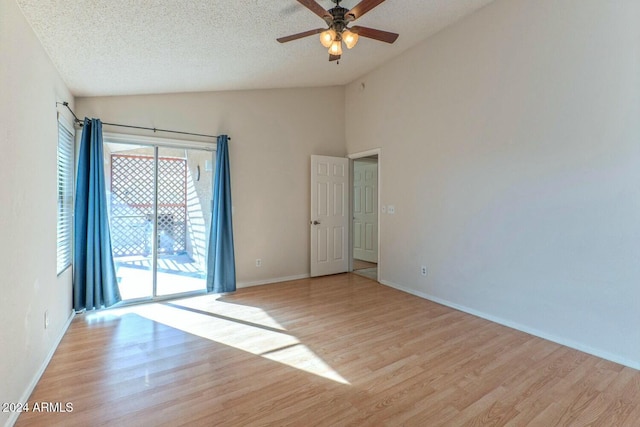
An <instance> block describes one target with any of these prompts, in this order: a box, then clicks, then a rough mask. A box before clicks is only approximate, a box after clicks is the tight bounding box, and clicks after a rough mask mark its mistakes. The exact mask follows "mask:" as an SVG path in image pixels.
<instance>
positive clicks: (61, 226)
mask: <svg viewBox="0 0 640 427" xmlns="http://www.w3.org/2000/svg"><path fill="white" fill-rule="evenodd" d="M70 128H71V129H73V128H72V127H71V126H69V125H66V124H64V123H63V122H62V121H60V120H59V121H58V227H57V230H58V238H57V251H58V267H57V270H58V274H60V273H62V272H63V271H64V270H66V269H67V268H68V267H69V266H70V265H71V257H72V247H73V240H72V239H73V170H74V163H75V158H74V140H73V132H72V131H71V130H70Z"/></svg>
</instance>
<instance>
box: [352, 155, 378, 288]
mask: <svg viewBox="0 0 640 427" xmlns="http://www.w3.org/2000/svg"><path fill="white" fill-rule="evenodd" d="M370 156H378V224H377V226H378V241H377V244H378V268H377V269H376V272H377V281H378V282H380V277H381V274H380V264H381V262H380V260H381V258H382V252H381V251H380V240H381V239H380V236H381V226H380V223H381V222H382V221H380V216H381V209H380V206H382V205H381V200H382V199H381V197H380V194H381V191H380V190H381V185H380V183H381V182H382V179H381V177H382V148H373V149H371V150H366V151H359V152H356V153H351V154H348V155H347V158H348V159H349V189H350V190H353V174H354V165H353V161H354V160H357V159H361V158H363V157H370ZM353 193H354V192H353V191H349V271H350V272H352V271H353V241H354V238H353Z"/></svg>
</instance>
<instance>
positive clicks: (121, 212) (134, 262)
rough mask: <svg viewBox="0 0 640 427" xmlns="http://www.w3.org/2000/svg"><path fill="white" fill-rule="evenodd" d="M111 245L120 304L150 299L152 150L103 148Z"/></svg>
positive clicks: (109, 146)
mask: <svg viewBox="0 0 640 427" xmlns="http://www.w3.org/2000/svg"><path fill="white" fill-rule="evenodd" d="M104 156H105V174H106V175H107V176H106V179H105V182H106V187H107V203H108V204H109V209H108V211H109V222H110V227H111V245H112V249H113V259H114V263H115V267H116V276H117V280H118V286H119V288H120V295H121V296H122V299H123V300H135V299H144V298H152V297H153V283H154V272H153V265H154V262H153V261H154V251H155V249H156V248H155V244H154V238H153V236H154V234H155V231H154V214H155V164H156V160H155V148H153V147H148V146H141V145H130V144H113V143H106V144H105V145H104Z"/></svg>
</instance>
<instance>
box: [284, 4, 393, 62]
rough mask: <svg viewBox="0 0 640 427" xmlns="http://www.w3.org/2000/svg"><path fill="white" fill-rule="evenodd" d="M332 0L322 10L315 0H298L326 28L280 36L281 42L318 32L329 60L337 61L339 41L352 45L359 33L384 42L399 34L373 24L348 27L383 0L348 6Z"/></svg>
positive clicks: (339, 54) (356, 40) (349, 47)
mask: <svg viewBox="0 0 640 427" xmlns="http://www.w3.org/2000/svg"><path fill="white" fill-rule="evenodd" d="M331 1H332V2H334V3H335V4H336V6H335V7H333V8H331V9H329V10H325V9H324V8H323V7H322V6H320V5H319V4H318V3H317V2H316V1H315V0H298V3H300V4H302V5H303V6H305V7H306V8H307V9H309V10H310V11H311V12H313V13H315V14H316V15H318V16H319V17H320V18H322V19H324V21H325V22H326V23H327V25H328V27H329V28H328V29H324V28H316V29H315V30H309V31H305V32H302V33H298V34H292V35H290V36H286V37H280V38H278V39H277V40H278V41H279V42H280V43H286V42H290V41H292V40H298V39H301V38H303V37H308V36H312V35H314V34H320V43H322V45H323V46H324V47H326V48H328V49H329V61H337V60H339V59H340V56H341V55H342V42H344V44H345V45H346V46H347V49H351V48H352V47H354V46H355V45H356V43H358V37H360V36H362V37H366V38H369V39H374V40H379V41H382V42H386V43H393V42H395V41H396V39H397V38H398V34H396V33H390V32H387V31H382V30H376V29H375V28H368V27H361V26H359V25H354V26H353V27H348V25H349V24H350V23H351V22H353V21H355V20H356V19H358V18H360V17H361V16H362V15H364V14H365V13H367V12H369V11H370V10H371V9H373V8H374V7H376V6H378V5H379V4H380V3H382V2H383V1H385V0H362V1H361V2H360V3H358V4H357V5H356V6H354V7H353V8H352V9H351V10H349V9H346V8H344V7H342V6H340V2H341V1H342V0H331Z"/></svg>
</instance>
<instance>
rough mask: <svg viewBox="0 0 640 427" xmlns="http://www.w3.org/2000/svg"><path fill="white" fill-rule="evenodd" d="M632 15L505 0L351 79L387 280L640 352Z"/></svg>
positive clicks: (613, 6)
mask: <svg viewBox="0 0 640 427" xmlns="http://www.w3.org/2000/svg"><path fill="white" fill-rule="evenodd" d="M638 22H640V2H638V1H637V0H617V1H615V2H608V1H602V0H546V1H540V0H497V1H496V2H494V3H491V4H489V5H488V6H487V7H485V8H483V9H481V10H480V11H478V12H477V13H475V14H473V15H471V16H470V17H468V18H466V19H464V20H462V21H460V22H459V23H457V24H456V25H454V26H453V27H450V28H449V29H446V30H444V31H442V32H441V33H439V34H437V35H436V36H434V37H433V38H431V39H429V40H427V41H425V42H423V43H422V44H420V45H419V46H417V47H415V48H413V49H412V50H410V51H408V52H406V53H404V54H403V55H401V56H400V57H398V58H396V59H395V60H394V61H392V62H391V63H388V64H386V65H384V66H383V67H381V68H379V69H378V70H376V71H374V72H372V73H370V74H368V75H365V76H363V77H362V78H361V79H358V80H357V81H354V82H353V83H352V84H350V85H349V86H348V87H347V92H346V109H347V110H346V115H347V127H346V138H347V147H348V152H349V153H353V152H358V151H363V150H366V149H370V148H374V147H382V160H381V174H382V180H383V182H382V189H381V191H382V196H381V201H380V204H381V205H383V204H386V205H388V204H394V205H395V211H396V213H395V215H393V216H392V215H388V214H387V215H382V216H381V225H382V234H381V236H380V237H381V247H382V250H381V252H382V253H381V258H380V259H381V266H380V267H381V268H380V271H381V272H382V275H383V276H382V277H381V279H382V280H383V281H384V282H385V283H387V284H390V285H393V286H397V287H401V288H404V289H406V290H409V291H410V292H413V293H416V294H419V295H423V296H427V297H429V298H432V299H436V300H439V301H443V302H446V303H448V304H450V305H454V306H458V307H462V308H464V309H465V310H467V311H471V312H474V313H476V314H481V315H483V316H485V317H488V318H492V319H494V320H498V321H501V322H503V323H506V324H509V325H512V326H516V327H519V328H521V329H525V330H528V331H532V332H535V333H536V334H539V335H542V336H545V337H548V338H551V339H554V340H557V341H561V342H563V343H565V344H569V345H571V346H574V347H577V348H581V349H583V350H586V351H589V352H592V353H596V354H599V355H601V356H603V357H606V358H609V359H613V360H617V361H619V362H622V363H625V364H627V365H630V366H634V367H636V368H640V286H639V285H638V284H639V283H640V26H639V25H638ZM361 83H364V84H365V87H364V90H362V88H361ZM420 265H427V266H428V268H429V275H428V277H426V278H423V277H422V276H420V272H419V268H420Z"/></svg>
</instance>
